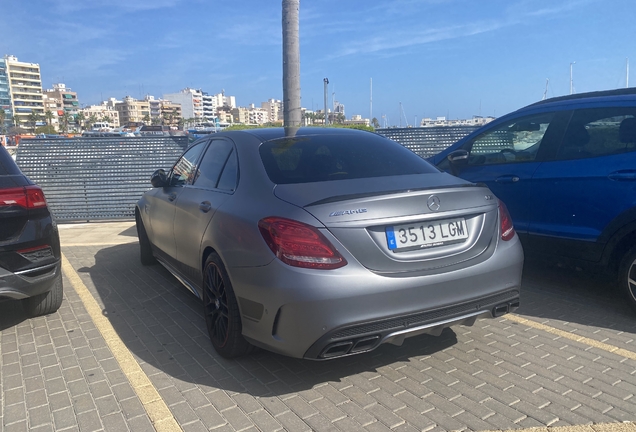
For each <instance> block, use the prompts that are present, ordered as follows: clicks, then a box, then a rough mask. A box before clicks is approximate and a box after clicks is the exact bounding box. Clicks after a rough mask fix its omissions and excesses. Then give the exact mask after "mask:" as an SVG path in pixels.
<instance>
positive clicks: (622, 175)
mask: <svg viewBox="0 0 636 432" xmlns="http://www.w3.org/2000/svg"><path fill="white" fill-rule="evenodd" d="M608 177H609V178H610V179H611V180H623V181H624V180H627V181H630V180H631V181H634V180H636V170H624V171H614V172H613V173H611V174H610V175H608Z"/></svg>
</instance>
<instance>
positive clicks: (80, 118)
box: [75, 111, 86, 131]
mask: <svg viewBox="0 0 636 432" xmlns="http://www.w3.org/2000/svg"><path fill="white" fill-rule="evenodd" d="M75 121H76V122H77V125H78V126H79V129H80V131H81V130H82V126H83V125H84V122H85V121H86V115H85V114H84V113H83V112H82V111H80V112H78V113H77V115H76V116H75Z"/></svg>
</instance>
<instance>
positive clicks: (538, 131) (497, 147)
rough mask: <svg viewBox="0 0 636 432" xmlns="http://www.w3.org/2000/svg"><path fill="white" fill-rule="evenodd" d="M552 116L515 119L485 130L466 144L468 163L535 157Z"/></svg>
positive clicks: (527, 159) (513, 160) (516, 160)
mask: <svg viewBox="0 0 636 432" xmlns="http://www.w3.org/2000/svg"><path fill="white" fill-rule="evenodd" d="M553 118H554V113H545V114H539V115H533V116H527V117H521V118H516V119H514V120H510V121H508V122H505V123H503V124H501V125H499V126H497V127H495V128H494V129H491V130H489V131H487V132H484V133H483V134H481V135H479V136H478V137H477V138H475V139H474V140H472V141H471V142H470V143H469V144H468V146H467V148H466V149H467V150H469V152H470V156H469V158H468V164H469V165H489V164H501V163H515V162H528V161H533V160H535V158H536V157H537V152H538V151H539V147H540V146H541V141H542V140H543V137H544V135H545V133H546V131H547V130H548V127H549V126H550V123H551V122H552V119H553Z"/></svg>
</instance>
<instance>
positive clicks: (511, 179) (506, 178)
mask: <svg viewBox="0 0 636 432" xmlns="http://www.w3.org/2000/svg"><path fill="white" fill-rule="evenodd" d="M518 181H519V177H518V176H516V175H505V176H501V177H497V178H496V179H495V182H497V183H517V182H518Z"/></svg>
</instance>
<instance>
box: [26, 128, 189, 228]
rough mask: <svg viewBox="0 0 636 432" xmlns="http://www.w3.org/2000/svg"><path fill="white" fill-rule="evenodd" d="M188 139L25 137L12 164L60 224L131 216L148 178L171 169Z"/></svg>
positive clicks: (148, 184)
mask: <svg viewBox="0 0 636 432" xmlns="http://www.w3.org/2000/svg"><path fill="white" fill-rule="evenodd" d="M187 146H188V138H187V137H177V136H175V137H122V138H119V137H117V138H68V139H23V140H22V141H21V142H20V145H19V146H18V152H17V155H16V162H17V164H18V166H19V167H20V169H21V170H22V172H24V174H26V175H27V176H29V178H31V180H33V181H34V182H35V183H37V184H38V185H39V186H40V187H41V188H42V189H43V190H44V194H45V195H46V199H47V201H48V203H49V207H50V208H51V211H52V212H53V214H54V215H55V217H56V219H58V220H59V221H91V220H108V219H122V218H133V217H134V215H135V203H136V202H137V200H138V199H139V198H140V197H141V195H142V194H143V193H144V192H145V191H147V190H148V189H150V188H151V186H150V175H151V174H152V173H153V172H154V171H155V170H156V169H158V168H166V169H167V168H170V167H171V166H172V165H173V164H174V162H176V160H177V158H178V157H179V156H180V155H181V153H182V152H183V150H184V149H185V148H186V147H187Z"/></svg>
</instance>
